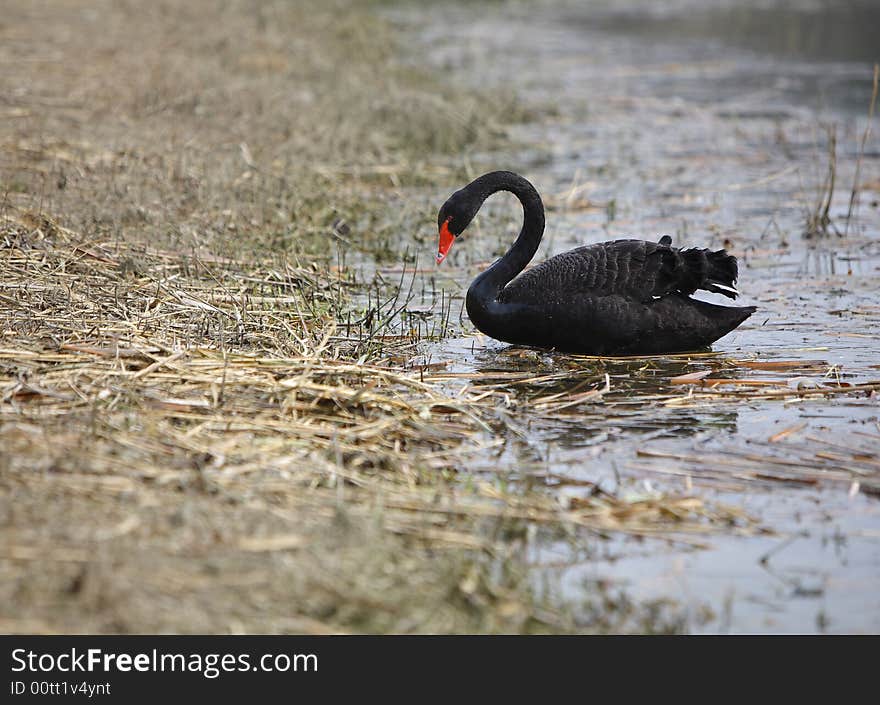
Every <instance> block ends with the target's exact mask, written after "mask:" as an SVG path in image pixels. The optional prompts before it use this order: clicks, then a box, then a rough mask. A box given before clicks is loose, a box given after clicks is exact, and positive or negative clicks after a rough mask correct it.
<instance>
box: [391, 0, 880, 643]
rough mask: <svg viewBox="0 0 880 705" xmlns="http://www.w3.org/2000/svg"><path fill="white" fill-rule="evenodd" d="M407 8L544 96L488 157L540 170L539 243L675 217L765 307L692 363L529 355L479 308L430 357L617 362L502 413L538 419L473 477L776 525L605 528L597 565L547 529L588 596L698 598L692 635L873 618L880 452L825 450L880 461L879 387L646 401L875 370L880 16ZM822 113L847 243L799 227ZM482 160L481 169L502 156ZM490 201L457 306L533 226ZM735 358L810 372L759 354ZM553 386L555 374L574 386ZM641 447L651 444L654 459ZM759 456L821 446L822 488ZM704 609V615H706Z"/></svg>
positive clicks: (807, 8)
mask: <svg viewBox="0 0 880 705" xmlns="http://www.w3.org/2000/svg"><path fill="white" fill-rule="evenodd" d="M394 17H395V18H396V19H397V20H398V21H400V22H401V24H402V26H403V30H404V31H407V32H409V33H413V34H416V35H417V36H418V41H419V42H420V43H421V44H422V45H423V46H425V47H426V52H427V60H429V61H431V62H433V63H434V64H436V65H439V66H443V67H445V68H446V69H447V70H448V71H449V72H451V74H452V76H453V77H454V78H455V80H459V81H463V82H467V83H470V84H471V85H477V86H479V85H490V86H499V85H504V86H508V87H511V88H513V89H514V90H515V91H516V92H517V93H518V94H519V95H521V96H522V97H523V99H524V100H525V101H526V102H527V103H528V104H530V105H533V106H536V107H537V108H539V109H543V108H547V111H546V112H545V113H543V114H542V117H541V118H540V119H539V120H536V121H534V122H532V123H529V124H527V125H523V126H520V127H517V128H516V129H515V131H514V135H513V136H514V138H515V139H516V140H518V141H519V142H520V143H521V144H522V145H523V148H522V149H521V151H520V152H519V153H516V154H512V155H509V161H508V162H507V163H504V164H501V163H497V162H498V159H497V155H492V159H493V160H494V163H495V164H496V167H495V168H510V169H513V170H515V171H519V172H520V173H523V174H525V175H527V176H528V177H529V178H530V179H531V180H532V181H533V182H534V183H535V184H536V186H537V187H538V189H539V191H541V192H542V194H544V195H545V198H546V200H547V202H548V205H549V206H550V208H548V217H547V221H548V230H547V233H546V235H545V240H544V243H543V244H542V247H541V249H540V250H539V253H538V255H537V257H536V259H541V258H544V257H547V256H549V255H552V254H555V253H556V252H561V251H564V250H566V249H568V248H570V247H572V246H575V245H578V244H584V243H590V242H598V241H601V240H605V239H612V238H615V237H630V236H635V237H644V238H646V239H655V238H659V236H660V235H661V234H665V233H668V234H670V235H672V236H673V240H674V244H676V245H680V246H684V245H687V246H704V247H722V246H723V247H727V248H728V249H729V250H731V251H732V252H733V253H734V254H736V255H737V256H738V257H739V260H740V283H739V288H740V290H741V292H742V297H741V299H740V302H741V303H742V305H750V304H754V305H756V306H758V307H759V310H758V312H757V313H756V314H755V315H754V316H753V317H752V318H751V319H750V320H749V321H747V322H746V323H745V324H744V325H743V326H742V327H740V328H739V329H738V330H737V331H735V332H734V333H732V334H730V335H728V336H726V337H725V338H723V339H722V340H721V341H719V342H718V343H717V344H716V345H715V346H714V351H715V352H716V353H718V355H717V356H716V357H706V358H695V359H693V360H691V361H688V360H682V359H679V358H676V359H668V360H652V361H650V362H649V363H648V364H647V365H646V363H645V362H644V361H632V360H630V361H605V362H597V361H584V360H581V361H578V360H577V359H576V358H570V357H568V356H564V355H556V354H552V353H546V352H540V351H537V352H531V351H528V352H526V353H523V352H522V351H512V350H511V349H510V348H509V347H508V346H506V345H503V344H501V343H498V342H495V341H491V340H487V339H486V338H484V337H482V336H479V335H476V336H475V335H474V332H473V329H472V328H471V327H470V325H469V324H468V323H467V321H466V319H465V320H463V321H462V323H461V325H458V324H455V323H454V326H453V327H454V330H455V331H456V332H455V335H454V336H453V337H452V338H450V339H447V340H446V341H444V342H442V343H439V344H436V345H434V346H431V347H429V348H428V349H427V350H426V358H427V362H431V363H438V362H439V363H446V368H445V369H446V370H447V371H450V372H458V373H468V372H473V373H485V372H486V371H492V370H499V369H516V370H531V371H539V372H546V371H560V370H565V369H574V370H575V371H574V372H573V374H572V382H571V384H570V385H569V387H571V386H573V385H574V383H575V382H577V381H581V380H582V379H584V378H585V377H588V376H589V375H595V376H597V377H601V376H602V375H603V374H604V373H606V372H607V373H608V374H609V379H610V382H611V391H610V392H609V393H608V394H606V395H605V397H604V398H603V403H601V404H597V405H595V406H594V407H589V406H587V405H581V406H579V407H577V408H575V409H572V410H570V411H568V412H560V413H556V414H548V415H546V416H535V414H534V413H533V412H522V413H519V414H517V413H516V412H514V414H513V418H512V420H511V423H512V424H515V425H518V426H519V427H520V428H521V429H523V430H524V433H522V434H521V436H518V438H519V440H518V441H517V442H516V443H509V444H508V445H507V446H505V451H504V453H503V454H502V455H501V456H493V457H491V458H490V457H486V458H485V459H484V461H483V462H481V463H477V465H476V466H475V470H477V471H479V470H480V469H481V468H483V469H486V470H487V471H488V470H491V469H492V468H497V467H503V468H507V469H517V470H518V471H520V472H522V473H524V474H526V473H528V472H530V471H538V470H543V471H546V472H550V473H554V474H557V475H563V476H570V477H576V478H580V479H588V480H590V481H593V482H597V483H600V484H601V485H602V486H606V487H608V488H615V487H617V486H618V483H620V482H624V483H626V486H627V487H629V488H637V489H638V488H641V489H642V490H644V491H646V492H650V491H652V490H653V489H662V490H669V491H673V490H674V491H679V492H680V491H685V490H686V491H693V492H695V493H698V494H699V495H700V496H704V497H707V498H710V499H712V500H715V501H721V502H726V503H729V504H734V505H738V506H741V507H743V508H745V510H746V511H747V512H748V513H749V514H750V515H752V516H753V517H755V518H756V519H757V521H758V523H759V524H760V525H761V526H764V527H766V528H768V529H772V530H773V532H775V533H774V534H772V535H767V534H765V535H757V536H741V535H737V534H735V533H733V532H731V533H730V534H722V535H713V536H712V537H711V538H709V539H708V543H709V544H711V547H710V548H704V549H699V550H694V549H691V548H688V547H682V545H681V544H671V543H670V544H666V543H663V542H659V541H652V542H648V543H636V542H633V541H631V540H627V539H612V540H610V541H608V542H605V544H603V545H602V546H600V547H597V548H591V549H590V551H588V554H589V556H588V558H589V559H588V560H587V559H583V557H579V556H573V555H571V549H570V547H568V546H561V545H560V546H555V545H549V546H543V547H541V548H540V549H539V550H538V551H537V552H536V555H535V561H536V563H538V564H542V565H545V566H546V570H548V571H553V572H558V573H559V574H560V577H561V579H562V581H563V584H564V585H566V586H567V589H568V590H569V591H570V593H571V594H572V595H576V594H577V591H578V589H579V586H580V585H581V584H582V583H583V581H584V580H601V581H612V582H615V583H617V584H619V585H621V586H623V587H625V589H626V590H627V591H628V592H629V594H630V595H632V596H635V597H641V598H646V599H647V598H668V599H671V600H675V601H677V602H679V603H680V604H681V605H683V606H685V607H686V608H689V609H690V610H691V612H692V618H691V619H690V621H689V628H690V629H691V630H693V631H705V632H719V631H722V632H726V631H731V632H761V631H773V632H777V631H782V632H813V631H831V632H849V631H854V632H880V498H878V497H877V496H876V495H874V494H869V493H867V492H866V490H867V488H868V487H869V486H877V485H878V483H880V464H878V463H874V465H871V464H870V462H872V461H869V464H868V465H867V466H866V467H868V468H869V470H868V471H867V474H863V475H859V474H857V473H856V474H853V473H849V474H847V472H842V474H841V471H839V469H835V467H836V466H835V467H831V466H829V465H828V463H829V462H837V463H838V465H839V462H840V461H839V460H838V461H829V460H828V459H827V458H824V457H823V455H822V454H827V451H828V450H829V449H831V450H834V449H835V448H837V451H840V450H841V447H842V448H844V449H846V448H850V449H852V448H856V447H857V448H859V449H860V452H861V453H863V454H864V457H865V458H868V459H870V458H873V459H874V461H876V459H877V457H878V455H880V401H878V398H877V394H876V393H875V394H874V395H873V396H872V397H869V396H867V395H865V394H862V395H850V396H838V397H835V398H833V399H818V400H796V399H795V400H792V399H791V398H787V399H782V398H778V399H757V398H754V397H748V396H745V395H743V396H740V397H728V398H724V399H720V400H716V401H713V402H712V403H708V402H698V401H694V402H691V401H689V400H688V399H687V398H686V397H687V388H686V387H682V388H681V399H680V400H671V401H670V400H669V399H668V398H665V399H660V400H658V401H657V402H656V403H655V402H651V400H650V397H651V396H652V395H657V394H659V393H660V392H661V390H662V391H663V392H664V393H666V394H667V396H668V391H669V388H668V386H664V384H665V382H666V380H668V379H669V378H670V377H674V376H676V375H680V374H684V373H690V372H694V371H699V370H701V369H709V368H711V369H713V370H716V371H717V370H723V371H724V375H725V376H728V377H735V378H738V379H749V380H755V381H761V380H779V379H784V380H787V381H790V384H792V385H794V386H796V385H797V384H801V385H811V384H813V385H815V384H821V383H823V381H825V380H827V379H839V380H840V381H842V382H848V383H851V384H859V383H865V382H870V381H877V380H880V354H878V352H877V349H878V340H880V294H878V285H880V209H878V204H877V201H878V198H880V193H878V189H880V185H878V184H880V149H878V137H880V126H878V125H876V119H875V125H874V130H875V132H874V135H873V137H872V138H871V139H870V140H869V141H868V143H867V147H866V149H865V151H864V154H863V156H862V165H861V170H862V172H861V173H862V179H861V181H862V183H872V184H873V186H872V189H873V190H870V189H864V190H863V191H862V193H861V197H860V198H859V199H858V209H857V212H856V214H855V215H854V216H853V217H852V218H850V219H849V220H848V222H847V218H846V214H847V212H848V209H849V201H850V188H851V186H852V183H853V176H854V169H855V164H856V158H857V155H858V153H859V139H860V137H861V134H862V131H863V130H864V127H865V124H866V119H865V116H866V114H867V107H868V102H869V99H870V93H871V62H872V60H880V56H878V55H880V49H878V45H877V43H876V42H875V41H873V36H872V35H871V33H870V32H866V31H865V28H866V27H868V26H869V25H872V24H873V26H877V25H880V7H878V6H876V4H875V3H868V2H853V3H823V2H813V3H800V4H792V3H782V2H757V1H754V2H747V3H736V4H733V3H726V2H714V3H703V2H700V3H697V2H695V0H674V1H673V0H668V1H667V2H663V3H639V2H632V1H629V2H624V3H619V2H615V3H613V4H612V3H610V2H608V3H604V2H596V3H575V2H563V1H560V2H522V3H512V4H499V5H495V4H493V5H489V6H484V5H477V6H476V7H475V6H473V5H470V4H467V5H465V4H462V5H458V4H450V5H447V4H444V5H440V6H432V8H430V9H424V8H421V9H413V8H411V7H408V8H405V9H403V10H396V11H395V14H394ZM450 27H454V31H450ZM551 108H552V109H551ZM826 125H833V126H834V127H833V129H834V131H835V135H836V141H837V146H836V155H837V164H836V179H837V186H838V187H837V189H836V191H835V193H834V197H833V199H832V201H831V207H830V215H831V218H832V221H833V222H834V224H835V225H836V227H837V229H838V230H840V231H845V232H846V237H838V236H837V235H833V234H832V235H831V236H830V237H826V238H817V237H813V238H805V237H803V233H804V231H805V223H806V220H807V214H808V213H809V212H811V210H813V209H814V207H815V203H816V202H817V200H818V195H817V194H818V192H819V188H818V187H819V185H820V184H821V183H822V180H823V178H824V176H825V174H826V172H827V170H828V164H829V156H828V155H829V151H828V146H827V142H828V140H827V134H828V133H827V129H826V127H825V126H826ZM471 159H472V160H473V161H474V162H475V163H476V164H479V165H480V167H482V166H483V165H484V164H488V163H489V162H487V160H486V155H472V157H471ZM475 169H476V170H477V171H479V170H480V169H479V168H476V167H475ZM487 170H488V169H487ZM441 200H442V197H441ZM494 200H495V201H496V203H493V204H492V205H490V206H489V207H488V208H487V209H485V212H484V214H482V215H481V217H480V219H479V222H478V224H477V226H475V227H473V228H472V229H471V230H470V231H469V232H468V235H467V236H466V237H465V238H462V241H461V242H460V243H459V244H457V245H456V248H455V249H454V250H453V254H452V255H451V256H450V258H449V260H448V261H447V263H445V264H444V269H443V270H441V271H440V272H438V279H437V282H438V286H441V287H442V288H443V289H444V290H445V291H446V293H447V294H450V295H452V296H453V297H454V299H453V301H454V305H453V308H454V309H455V310H456V311H457V310H458V309H459V308H460V306H461V300H462V297H463V295H464V291H465V290H466V287H467V284H468V282H469V281H470V279H471V278H472V277H473V275H474V274H475V273H476V272H477V271H478V270H479V268H480V266H484V265H485V263H486V262H488V261H491V259H492V258H493V257H494V256H496V255H497V254H499V253H500V252H502V251H503V249H504V247H505V246H506V245H507V244H508V243H509V242H510V241H511V240H512V238H513V236H514V235H515V232H516V229H517V228H518V224H516V223H514V221H512V220H510V216H509V213H510V212H512V210H511V205H512V203H513V201H512V200H511V199H509V198H508V197H505V196H501V197H497V198H496V199H494ZM439 204H440V203H439V201H438V204H437V205H438V206H439ZM505 218H506V219H507V220H505ZM496 219H497V220H496ZM496 223H503V224H504V227H500V226H499V225H497V224H496ZM426 256H427V255H426ZM705 298H706V299H707V300H716V299H713V297H712V296H711V295H708V296H706V297H705ZM719 299H720V297H719ZM722 301H723V300H722ZM417 303H419V304H420V305H421V306H429V305H430V304H431V302H430V301H428V300H425V301H422V302H417ZM453 319H455V316H453ZM741 360H762V361H768V360H769V361H772V360H801V361H813V362H814V364H813V365H808V364H806V362H805V366H804V368H803V369H796V368H795V369H791V370H788V369H786V370H781V371H780V370H761V369H753V368H744V367H742V366H741V365H739V364H738V362H737V361H741ZM713 376H716V372H713ZM458 383H459V384H460V383H461V380H460V379H459V380H458ZM556 384H557V386H556V387H554V388H553V391H560V390H561V389H564V388H566V384H562V385H561V386H560V385H559V383H556ZM592 386H599V385H597V384H594V385H592ZM545 391H546V390H545ZM800 424H804V426H803V428H798V430H796V431H793V432H792V433H791V434H790V436H788V437H786V438H784V439H781V440H779V441H777V442H774V443H772V444H771V443H768V439H769V438H770V437H771V436H773V435H774V434H777V433H778V432H780V431H782V430H785V429H790V428H795V427H798V426H799V425H800ZM834 444H839V446H841V447H836V446H835V445H834ZM646 449H647V450H649V451H651V452H653V453H654V454H655V455H653V456H651V455H649V456H645V455H640V453H639V451H644V450H646ZM875 453H877V454H878V455H874V454H875ZM662 454H667V455H665V456H664V455H662ZM683 457H689V458H692V460H690V461H686V460H681V458H683ZM768 458H783V459H784V458H798V459H799V460H800V461H801V462H802V463H804V464H810V463H815V466H816V468H817V469H818V471H820V472H827V476H828V478H829V479H828V480H827V481H826V480H824V479H823V480H822V481H818V482H814V483H798V482H795V481H794V480H792V481H780V479H779V478H778V477H776V478H766V477H763V475H762V473H763V472H764V470H763V469H764V468H768V467H769V469H770V470H773V468H774V467H777V466H774V465H773V461H772V460H768ZM718 459H720V461H719V460H718ZM717 462H722V464H721V465H716V463H717ZM724 463H726V464H724ZM768 463H769V465H768ZM860 467H861V466H860ZM870 468H875V469H874V470H873V472H872V471H871V470H870ZM777 469H778V467H777ZM862 472H863V473H864V472H865V471H864V470H862ZM835 473H837V474H835ZM771 474H772V473H771ZM856 481H859V484H858V485H856V484H854V483H855V482H856ZM871 483H873V484H871ZM768 552H770V555H769V557H768V558H767V559H766V560H765V561H764V562H762V561H761V560H760V559H761V558H762V557H763V556H765V555H766V554H768ZM704 607H708V608H709V610H710V611H711V613H712V615H713V616H712V617H710V618H708V619H706V618H705V615H704V616H703V617H700V616H699V614H702V612H704V611H705V610H703V609H702V608H704Z"/></svg>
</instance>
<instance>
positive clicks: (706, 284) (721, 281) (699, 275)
mask: <svg viewBox="0 0 880 705" xmlns="http://www.w3.org/2000/svg"><path fill="white" fill-rule="evenodd" d="M681 256H682V257H683V258H684V266H685V269H686V270H687V272H688V274H689V275H690V276H689V277H688V279H690V281H689V282H688V283H689V285H690V286H692V287H693V289H692V290H691V292H690V293H693V291H695V290H697V289H703V290H705V291H711V292H714V293H716V294H723V295H724V296H726V297H727V298H729V299H735V298H736V297H737V296H739V292H738V291H737V290H736V277H737V267H736V257H734V256H733V255H729V254H727V252H725V251H724V250H717V251H715V252H712V251H711V250H701V249H696V248H694V249H691V250H682V252H681Z"/></svg>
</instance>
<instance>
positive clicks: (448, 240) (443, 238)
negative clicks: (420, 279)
mask: <svg viewBox="0 0 880 705" xmlns="http://www.w3.org/2000/svg"><path fill="white" fill-rule="evenodd" d="M449 220H450V219H449V218H447V219H446V220H445V221H443V225H441V226H440V246H439V247H438V248H437V264H440V263H441V262H442V261H443V260H444V259H446V255H448V254H449V249H450V248H451V247H452V243H453V242H455V235H453V234H452V233H451V232H449Z"/></svg>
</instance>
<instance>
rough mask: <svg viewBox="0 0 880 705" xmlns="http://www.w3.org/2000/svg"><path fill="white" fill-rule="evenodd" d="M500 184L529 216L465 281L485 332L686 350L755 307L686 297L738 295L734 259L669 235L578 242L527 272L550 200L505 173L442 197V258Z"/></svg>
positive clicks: (638, 349) (577, 348) (614, 347)
mask: <svg viewBox="0 0 880 705" xmlns="http://www.w3.org/2000/svg"><path fill="white" fill-rule="evenodd" d="M497 191H510V192H512V193H513V194H515V195H516V196H517V197H518V198H519V200H520V202H521V203H522V205H523V212H524V222H523V227H522V230H521V231H520V234H519V237H518V238H517V239H516V242H514V244H513V246H512V247H511V248H510V250H508V252H507V253H506V254H505V255H504V256H503V257H502V258H501V259H499V260H498V261H497V262H495V263H494V264H493V265H492V266H491V267H489V268H488V269H487V270H486V271H485V272H483V273H482V274H480V275H479V276H478V277H477V278H476V279H475V280H474V282H473V283H472V284H471V286H470V288H469V289H468V293H467V312H468V316H469V317H470V319H471V321H472V322H473V323H474V325H475V326H476V327H477V328H479V329H480V330H481V331H482V332H483V333H485V334H486V335H489V336H491V337H493V338H497V339H498V340H503V341H505V342H508V343H516V344H521V345H533V346H537V347H543V348H554V349H557V350H562V351H566V352H576V353H586V354H591V355H644V354H661V353H672V352H684V351H688V350H697V349H699V348H705V347H706V346H708V345H710V344H711V343H713V342H714V341H716V340H718V338H720V337H721V336H723V335H725V334H727V333H729V332H730V331H732V330H733V329H734V328H736V327H737V326H738V325H739V324H740V323H742V322H743V321H744V320H745V319H746V318H748V317H749V316H750V315H751V314H752V313H754V311H755V308H754V307H753V306H748V307H730V306H717V305H715V304H709V303H706V302H703V301H697V300H695V299H692V298H690V294H692V293H694V292H695V291H696V290H697V289H703V290H706V291H712V292H717V293H721V294H724V295H725V296H728V297H730V298H735V297H736V295H737V292H736V290H735V289H734V288H733V285H734V283H735V282H736V277H737V267H736V258H734V257H731V256H730V255H728V254H727V253H726V252H724V250H720V251H716V252H712V251H710V250H704V249H689V250H681V249H679V248H676V247H671V246H670V244H671V239H670V238H668V237H664V238H662V239H661V241H660V242H659V243H654V242H645V241H643V240H615V241H613V242H603V243H600V244H598V245H589V246H586V247H578V248H577V249H574V250H570V251H569V252H564V253H562V254H560V255H556V256H555V257H552V258H550V259H548V260H546V261H545V262H543V263H541V264H539V265H538V266H536V267H534V268H532V269H530V270H529V271H527V272H523V269H524V268H525V266H526V265H527V264H528V263H529V261H530V260H531V259H532V257H533V256H534V255H535V252H536V251H537V249H538V245H539V244H540V242H541V237H542V236H543V233H544V207H543V204H542V203H541V197H540V196H539V195H538V192H537V191H536V190H535V188H534V187H533V186H532V185H531V184H530V183H529V182H528V181H526V180H525V179H524V178H522V177H521V176H518V175H517V174H514V173H512V172H507V171H496V172H492V173H489V174H486V175H484V176H481V177H480V178H478V179H476V180H475V181H473V182H471V183H470V184H468V185H467V186H465V187H464V188H463V189H461V190H460V191H456V192H455V193H454V194H453V195H452V196H451V197H450V198H449V200H448V201H447V202H446V203H445V204H444V205H443V207H442V208H441V209H440V214H439V218H438V221H439V225H440V230H441V251H440V255H439V256H438V261H439V260H442V258H443V257H444V256H445V255H446V251H448V249H449V247H450V246H451V244H452V241H453V239H454V236H458V235H460V234H461V233H462V232H463V231H464V229H465V228H466V227H467V226H468V225H469V224H470V222H471V220H472V219H473V217H474V216H475V215H476V213H477V211H478V210H479V209H480V207H481V206H482V205H483V202H484V201H485V200H486V198H488V197H489V196H490V195H492V194H493V193H496V192H497ZM444 234H445V239H444ZM444 241H445V243H446V244H445V246H444ZM444 247H445V249H444ZM521 272H523V273H521ZM518 274H519V276H517V275H518ZM514 277H516V278H514Z"/></svg>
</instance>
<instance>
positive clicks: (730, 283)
mask: <svg viewBox="0 0 880 705" xmlns="http://www.w3.org/2000/svg"><path fill="white" fill-rule="evenodd" d="M661 242H662V243H663V244H660V243H654V242H646V241H644V240H615V241H613V242H603V243H600V244H598V245H588V246H586V247H578V248H577V249H574V250H570V251H568V252H563V253H562V254H560V255H556V256H555V257H551V258H550V259H548V260H546V261H545V262H542V263H541V264H539V265H537V266H536V267H533V268H532V269H530V270H528V271H526V272H523V273H522V274H521V275H520V276H518V277H517V278H516V279H514V280H513V281H512V282H510V284H508V285H507V287H506V288H505V290H504V293H503V294H502V298H503V299H506V300H511V301H513V300H521V301H532V300H534V302H535V303H539V302H540V301H541V300H546V299H547V297H548V296H552V297H553V298H556V299H558V300H565V298H567V297H574V296H578V295H581V294H591V295H595V296H610V295H613V294H617V295H621V296H626V297H627V298H630V299H634V300H637V301H650V300H651V299H653V298H656V297H659V296H665V295H667V294H671V293H675V292H678V293H681V294H684V295H689V294H692V293H694V291H696V290H697V289H705V290H707V291H713V292H716V293H720V294H724V295H725V296H727V297H729V298H736V296H737V294H738V292H737V291H736V289H735V288H734V284H735V282H736V277H737V266H736V258H735V257H731V256H730V255H728V254H727V253H726V252H725V251H724V250H718V251H716V252H712V251H710V250H703V249H696V248H694V249H689V250H680V249H678V248H674V247H670V246H669V245H668V244H667V242H668V240H667V239H666V238H664V239H663V240H661Z"/></svg>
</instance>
